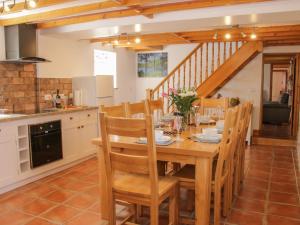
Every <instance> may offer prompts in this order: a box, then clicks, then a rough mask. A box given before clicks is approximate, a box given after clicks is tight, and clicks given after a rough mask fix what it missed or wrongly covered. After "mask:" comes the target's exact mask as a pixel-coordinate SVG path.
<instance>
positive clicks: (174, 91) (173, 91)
mask: <svg viewBox="0 0 300 225" xmlns="http://www.w3.org/2000/svg"><path fill="white" fill-rule="evenodd" d="M169 92H171V93H174V94H175V95H177V90H176V89H175V88H169Z"/></svg>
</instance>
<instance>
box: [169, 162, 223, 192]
mask: <svg viewBox="0 0 300 225" xmlns="http://www.w3.org/2000/svg"><path fill="white" fill-rule="evenodd" d="M216 167H217V161H214V163H213V170H212V187H214V183H215V181H214V180H215V179H214V175H215V171H216ZM173 176H174V177H176V178H178V180H179V183H180V184H183V185H182V186H184V187H187V188H193V189H194V185H195V166H194V165H185V166H184V167H182V168H181V169H180V170H179V171H178V172H177V173H175V174H174V175H173ZM226 176H227V175H225V176H223V177H222V180H221V184H223V183H224V181H225V178H226ZM212 191H214V190H213V188H212Z"/></svg>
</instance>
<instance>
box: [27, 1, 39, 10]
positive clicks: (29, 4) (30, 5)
mask: <svg viewBox="0 0 300 225" xmlns="http://www.w3.org/2000/svg"><path fill="white" fill-rule="evenodd" d="M27 5H28V6H29V7H30V8H32V9H33V8H35V7H36V6H37V0H28V2H27Z"/></svg>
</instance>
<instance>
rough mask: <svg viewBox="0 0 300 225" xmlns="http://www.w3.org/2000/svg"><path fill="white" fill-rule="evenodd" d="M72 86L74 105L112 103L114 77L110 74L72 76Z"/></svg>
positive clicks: (107, 104)
mask: <svg viewBox="0 0 300 225" xmlns="http://www.w3.org/2000/svg"><path fill="white" fill-rule="evenodd" d="M72 86H73V101H74V105H76V106H100V105H106V106H109V105H113V104H114V79H113V76H111V75H105V76H104V75H101V76H88V77H74V78H73V83H72Z"/></svg>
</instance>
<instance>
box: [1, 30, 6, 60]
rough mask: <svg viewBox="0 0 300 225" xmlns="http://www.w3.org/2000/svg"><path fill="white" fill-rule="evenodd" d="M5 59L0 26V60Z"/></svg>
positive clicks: (2, 32) (3, 39) (2, 33)
mask: <svg viewBox="0 0 300 225" xmlns="http://www.w3.org/2000/svg"><path fill="white" fill-rule="evenodd" d="M4 59H5V38H4V27H2V26H0V60H4Z"/></svg>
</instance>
